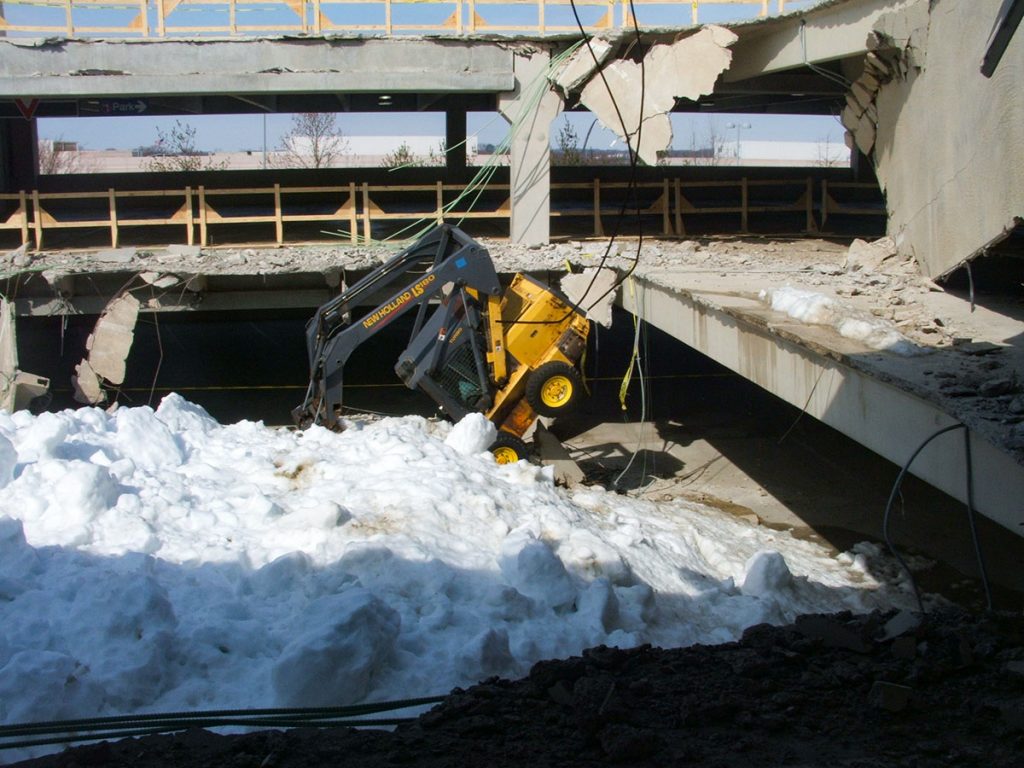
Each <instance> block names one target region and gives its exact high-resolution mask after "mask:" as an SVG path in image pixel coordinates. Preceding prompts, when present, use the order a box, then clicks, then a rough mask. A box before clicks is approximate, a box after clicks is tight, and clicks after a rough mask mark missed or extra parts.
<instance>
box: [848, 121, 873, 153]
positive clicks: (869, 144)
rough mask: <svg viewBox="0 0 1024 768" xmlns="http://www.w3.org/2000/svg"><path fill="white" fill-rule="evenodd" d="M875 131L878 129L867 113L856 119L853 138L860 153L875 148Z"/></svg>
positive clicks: (869, 151) (868, 151)
mask: <svg viewBox="0 0 1024 768" xmlns="http://www.w3.org/2000/svg"><path fill="white" fill-rule="evenodd" d="M877 132H878V129H877V127H876V126H875V123H874V122H873V121H872V120H871V118H870V117H869V116H868V114H867V113H864V114H863V115H861V116H860V120H858V121H857V127H856V128H854V129H853V138H854V139H856V141H857V149H859V150H860V151H861V154H863V155H870V154H871V150H872V149H874V148H875V136H876V134H877Z"/></svg>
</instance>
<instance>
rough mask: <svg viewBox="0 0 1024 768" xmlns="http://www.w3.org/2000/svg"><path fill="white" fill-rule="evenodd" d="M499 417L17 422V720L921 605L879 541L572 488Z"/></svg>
mask: <svg viewBox="0 0 1024 768" xmlns="http://www.w3.org/2000/svg"><path fill="white" fill-rule="evenodd" d="M485 421H486V420H483V419H481V418H479V417H476V416H473V417H469V418H467V419H466V420H464V421H463V422H461V423H460V424H458V425H456V426H455V427H451V426H449V425H447V424H444V423H432V422H429V421H426V420H424V419H421V418H419V417H406V418H397V419H385V420H382V421H378V422H363V423H360V422H357V423H352V424H351V425H350V426H349V429H348V430H347V431H345V432H344V433H341V434H337V433H333V432H329V431H327V430H324V429H321V428H317V427H314V428H311V429H309V430H306V431H304V432H294V431H289V430H283V429H271V428H267V427H265V426H263V425H262V424H260V423H252V422H240V423H238V424H234V425H230V426H221V425H219V424H218V423H216V422H215V421H214V420H213V419H212V418H210V417H209V415H207V414H206V413H205V412H204V411H203V410H202V409H201V408H199V407H198V406H195V405H193V404H190V403H188V402H187V401H185V400H183V399H182V398H181V397H179V396H176V395H171V396H169V397H167V398H166V399H165V400H164V401H163V402H162V403H161V405H160V407H159V408H158V409H157V410H156V411H153V410H152V409H150V408H145V407H143V408H123V409H120V410H118V411H116V412H115V413H113V414H108V413H105V412H103V411H100V410H97V409H93V408H85V409H81V410H78V411H64V412H62V413H58V414H42V415H40V416H38V417H33V416H31V415H29V414H28V413H25V412H18V413H16V414H14V415H9V414H7V413H4V412H0V483H2V482H5V481H6V487H5V488H4V492H3V495H2V501H0V722H6V723H12V722H21V721H29V720H48V719H55V718H72V717H84V716H98V715H106V714H120V713H126V712H133V711H149V712H153V711H166V710H183V709H189V708H214V707H215V708H234V707H249V706H259V707H267V706H276V705H306V706H308V705H326V704H351V703H355V702H359V701H363V700H386V699H394V698H405V697H408V696H417V695H430V694H436V693H444V692H447V691H448V690H450V689H451V688H452V687H454V686H466V685H469V684H472V683H473V682H475V681H477V680H479V679H481V678H484V677H487V676H490V675H505V676H512V675H522V674H524V673H525V672H527V671H528V670H529V668H530V666H531V665H532V664H533V663H534V662H536V661H538V660H540V659H544V658H552V657H565V656H569V655H572V654H578V653H579V652H580V651H581V650H583V649H584V648H587V647H589V646H593V645H596V644H600V643H605V644H609V645H619V646H632V645H636V644H639V643H644V642H650V643H655V644H659V645H685V644H691V643H696V642H704V643H714V642H721V641H728V640H731V639H734V638H736V637H738V636H739V634H740V633H741V632H742V631H743V629H744V628H746V627H748V626H750V625H752V624H757V623H760V622H765V621H770V622H776V623H779V622H784V621H787V620H790V619H792V618H793V617H794V616H795V615H796V614H797V613H801V612H809V611H812V612H813V611H836V610H841V609H850V610H854V611H866V610H871V609H873V608H876V607H888V606H890V605H904V606H907V605H910V604H911V601H910V598H909V597H908V594H907V592H906V589H905V585H903V584H901V583H899V582H898V581H896V580H895V578H896V577H894V576H893V571H892V570H891V569H890V568H889V566H888V565H887V563H886V561H884V559H883V558H881V557H880V556H879V554H878V552H877V550H876V549H875V548H873V547H871V546H870V545H861V547H860V550H859V552H858V553H849V554H843V555H839V556H834V555H833V554H832V553H830V552H829V551H827V550H826V549H824V548H822V547H820V546H818V545H816V544H813V543H810V542H807V541H800V540H797V539H794V538H793V537H791V536H789V535H788V534H786V533H782V532H778V531H771V530H767V529H763V528H759V527H756V526H753V525H751V524H749V523H747V522H745V521H742V520H738V519H736V518H733V517H730V516H727V515H725V514H723V513H720V512H717V511H714V510H711V509H708V508H704V507H699V506H696V505H687V504H684V503H681V502H674V503H671V504H667V505H655V504H653V503H649V502H642V501H637V500H633V499H630V498H627V497H623V496H618V495H615V494H612V493H607V492H605V491H603V490H601V489H593V488H590V489H580V490H576V491H574V492H568V491H564V490H561V489H558V488H556V487H555V486H554V485H553V483H552V482H551V479H550V475H549V474H548V473H547V472H546V471H544V470H542V469H540V468H538V467H535V466H532V465H530V464H527V463H525V462H520V463H518V464H510V465H503V466H499V465H498V464H496V463H495V462H494V460H493V458H492V457H491V455H490V454H489V453H487V452H485V451H484V447H485V446H486V445H487V444H488V443H489V442H490V440H491V439H492V438H493V427H491V426H490V425H489V424H487V423H485ZM880 574H885V575H884V576H882V575H880ZM6 757H8V758H11V757H12V755H7V756H6Z"/></svg>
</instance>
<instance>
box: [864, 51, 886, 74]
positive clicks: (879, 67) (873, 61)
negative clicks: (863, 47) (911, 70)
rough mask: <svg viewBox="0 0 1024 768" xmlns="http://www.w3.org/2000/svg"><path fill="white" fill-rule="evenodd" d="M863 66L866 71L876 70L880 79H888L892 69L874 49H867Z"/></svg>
mask: <svg viewBox="0 0 1024 768" xmlns="http://www.w3.org/2000/svg"><path fill="white" fill-rule="evenodd" d="M864 67H865V69H866V71H872V72H877V73H878V75H879V77H878V79H879V80H880V81H884V80H888V79H889V78H891V77H892V69H891V68H890V67H889V65H888V64H887V63H886V62H885V59H883V58H882V57H881V56H879V55H878V54H877V53H875V52H874V51H868V53H867V55H866V56H865V57H864Z"/></svg>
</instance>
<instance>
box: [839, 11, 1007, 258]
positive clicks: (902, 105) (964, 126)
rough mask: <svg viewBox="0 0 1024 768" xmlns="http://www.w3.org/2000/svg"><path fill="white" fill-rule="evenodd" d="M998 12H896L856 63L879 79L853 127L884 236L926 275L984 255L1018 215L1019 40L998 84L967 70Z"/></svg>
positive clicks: (995, 79) (884, 20)
mask: <svg viewBox="0 0 1024 768" xmlns="http://www.w3.org/2000/svg"><path fill="white" fill-rule="evenodd" d="M1001 5H1002V3H1001V2H1000V0H978V2H974V3H957V2H955V0H934V1H933V2H931V3H929V2H927V0H917V1H916V2H909V3H903V4H902V5H900V6H899V7H898V8H897V9H895V10H894V11H892V12H891V13H888V14H885V15H884V16H883V17H881V18H880V19H879V20H878V22H877V23H876V27H875V28H876V37H877V38H878V40H880V41H881V42H882V43H884V44H885V45H887V46H889V47H888V49H886V48H882V47H880V48H878V49H877V50H875V51H874V54H875V56H876V57H878V58H872V57H871V56H870V55H869V57H868V58H867V59H866V61H867V62H868V63H867V64H866V65H865V71H869V70H870V72H871V74H872V76H875V77H877V76H878V75H879V72H880V71H881V70H887V74H888V75H889V77H888V78H884V79H883V78H881V77H879V87H878V90H877V91H876V93H875V95H874V106H875V108H876V110H877V122H876V123H875V124H874V125H873V126H872V125H870V124H868V123H870V121H868V122H867V123H865V124H864V125H863V126H861V122H862V120H861V118H858V126H861V127H855V128H853V129H852V130H853V133H854V138H855V139H856V140H857V145H858V147H860V148H861V149H862V150H864V149H868V150H869V151H870V153H871V154H870V155H869V157H871V159H872V160H873V161H874V164H875V170H876V172H877V175H878V178H879V181H880V182H881V184H882V187H883V189H884V190H885V194H886V200H887V207H888V209H889V216H890V218H889V234H890V235H891V236H892V237H893V238H894V240H895V241H896V243H897V245H898V247H899V249H900V252H901V253H902V254H904V255H908V256H913V257H914V258H916V259H917V260H918V262H919V263H920V265H921V268H922V270H923V271H924V272H925V273H926V274H927V275H928V276H930V277H933V278H941V277H943V276H945V275H948V274H949V273H950V272H952V271H953V270H955V269H957V268H959V267H960V266H962V265H963V264H964V263H965V262H966V261H968V260H970V259H972V258H974V257H975V256H977V255H980V254H982V253H984V252H985V250H986V248H988V247H990V246H991V244H993V243H997V242H999V241H1000V240H1001V239H1002V238H1004V237H1005V236H1006V234H1007V233H1008V232H1011V231H1013V229H1014V228H1015V227H1016V226H1017V225H1018V224H1017V223H1018V222H1019V221H1020V220H1021V218H1022V214H1024V185H1022V184H1021V183H1020V181H1019V180H1020V179H1021V178H1022V177H1024V91H1022V90H1021V88H1020V84H1019V80H1020V78H1019V77H1017V76H1015V75H1014V74H1013V73H1014V72H1020V71H1021V70H1022V69H1024V35H1021V34H1017V35H1016V36H1014V38H1013V39H1012V40H1011V41H1010V44H1009V47H1008V48H1007V51H1006V54H1005V56H1004V58H1003V62H1002V67H1003V72H1005V73H1006V74H1005V75H1003V76H999V77H993V78H991V79H990V78H986V77H984V76H983V75H982V74H981V72H979V70H978V66H977V62H979V61H980V60H981V57H982V55H983V54H984V51H985V47H986V44H987V41H988V38H989V35H990V33H991V30H992V24H993V21H994V20H995V19H997V18H998V14H999V10H1000V7H1001ZM887 50H888V51H894V52H897V53H898V55H897V56H895V57H892V58H887V56H886V51H887ZM878 59H881V63H882V67H879V61H878ZM865 82H869V81H865ZM865 114H868V113H867V112H865ZM849 122H850V121H849V117H848V116H847V115H846V114H844V123H846V124H847V127H848V128H850V124H849ZM872 128H873V133H874V136H872V135H871V133H872ZM860 134H863V135H860ZM869 139H870V140H869Z"/></svg>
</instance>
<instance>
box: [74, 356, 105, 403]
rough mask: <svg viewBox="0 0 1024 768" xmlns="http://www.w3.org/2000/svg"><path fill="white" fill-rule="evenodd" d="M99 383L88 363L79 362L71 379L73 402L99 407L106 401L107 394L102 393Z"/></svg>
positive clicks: (84, 361)
mask: <svg viewBox="0 0 1024 768" xmlns="http://www.w3.org/2000/svg"><path fill="white" fill-rule="evenodd" d="M101 383H102V381H101V379H100V377H99V376H97V375H96V371H94V370H93V369H92V366H91V365H89V361H88V360H83V361H82V362H80V363H79V364H78V365H76V366H75V375H74V376H72V377H71V386H72V387H73V388H74V395H73V397H74V398H75V402H78V403H85V404H86V405H99V404H100V403H102V402H104V401H105V400H106V399H107V394H106V392H104V391H103V388H102V387H101Z"/></svg>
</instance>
